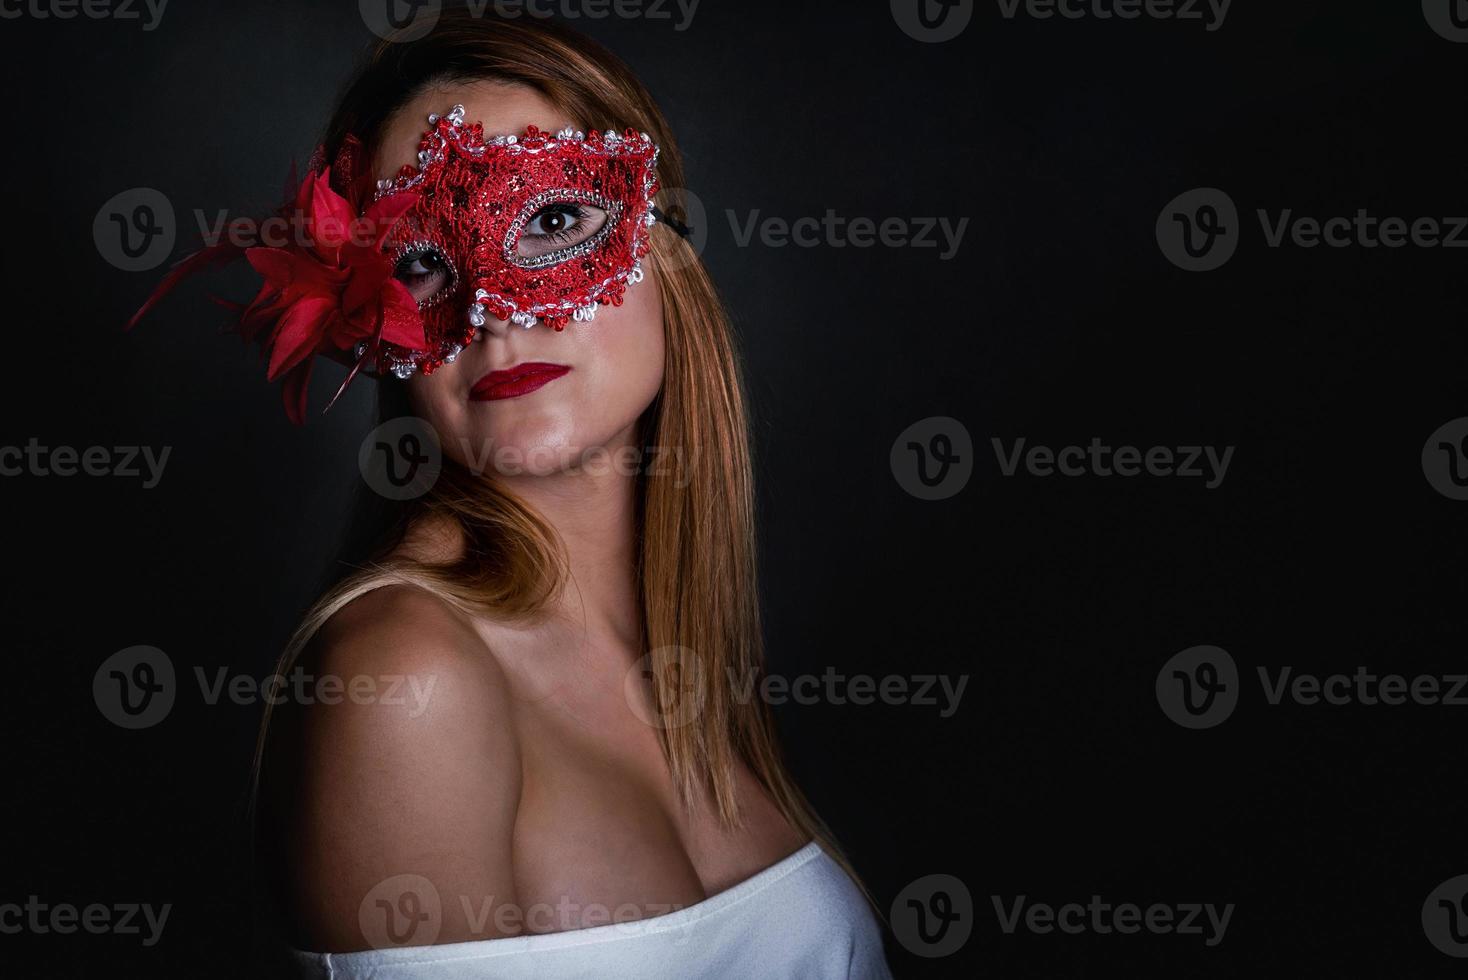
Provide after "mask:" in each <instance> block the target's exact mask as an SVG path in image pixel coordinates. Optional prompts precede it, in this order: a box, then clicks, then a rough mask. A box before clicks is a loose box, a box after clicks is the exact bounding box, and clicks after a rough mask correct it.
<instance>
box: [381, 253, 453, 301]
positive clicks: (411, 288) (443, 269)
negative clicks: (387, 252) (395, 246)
mask: <svg viewBox="0 0 1468 980" xmlns="http://www.w3.org/2000/svg"><path fill="white" fill-rule="evenodd" d="M393 274H394V275H395V276H396V277H397V279H398V281H399V282H401V283H402V284H403V285H404V286H407V287H408V292H410V293H412V294H413V298H414V299H416V300H417V301H418V302H419V303H422V302H425V301H426V300H430V299H432V298H434V297H435V296H437V295H438V294H439V293H441V292H443V291H444V290H445V289H447V288H448V286H449V283H450V280H451V279H452V274H451V273H450V272H449V264H448V262H446V261H445V260H444V257H443V256H442V255H440V254H439V253H438V252H437V251H435V250H434V249H431V248H425V249H415V250H413V251H411V252H405V253H404V254H403V255H402V256H400V257H399V258H398V264H397V267H396V269H395V270H394V271H393Z"/></svg>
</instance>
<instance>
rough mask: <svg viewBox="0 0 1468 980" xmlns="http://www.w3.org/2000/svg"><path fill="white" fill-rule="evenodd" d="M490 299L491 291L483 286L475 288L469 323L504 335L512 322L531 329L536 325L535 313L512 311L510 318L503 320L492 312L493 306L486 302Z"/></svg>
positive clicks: (493, 333)
mask: <svg viewBox="0 0 1468 980" xmlns="http://www.w3.org/2000/svg"><path fill="white" fill-rule="evenodd" d="M487 299H489V291H488V290H486V289H483V288H480V289H476V290H474V302H473V303H471V304H470V306H469V323H470V324H471V325H472V326H473V327H475V328H476V329H479V330H486V331H489V332H490V334H491V336H495V337H503V336H504V335H505V332H506V331H508V330H509V329H510V324H512V323H513V324H514V325H515V326H519V327H524V328H525V329H526V330H529V329H530V328H531V327H533V326H535V324H536V322H537V317H536V316H535V315H534V314H533V313H520V312H515V313H511V314H510V317H509V319H508V320H501V319H499V318H498V317H496V316H495V314H494V313H493V312H491V310H492V307H491V306H490V304H488V303H486V302H485V300H487Z"/></svg>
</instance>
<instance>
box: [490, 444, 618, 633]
mask: <svg viewBox="0 0 1468 980" xmlns="http://www.w3.org/2000/svg"><path fill="white" fill-rule="evenodd" d="M628 445H631V442H630V440H628ZM613 455H614V457H615V451H614V453H613ZM600 462H601V463H603V464H605V465H599V466H595V467H590V468H583V469H578V470H575V471H571V472H565V473H559V474H556V475H554V476H542V477H516V478H512V479H510V480H506V481H503V482H504V485H505V486H506V487H507V489H509V490H510V492H512V493H514V494H515V495H516V496H517V497H519V498H520V499H521V500H523V501H524V502H525V503H526V504H527V505H529V506H530V507H531V508H532V509H533V510H535V511H536V513H538V514H539V515H540V516H541V517H542V518H543V519H544V520H545V521H546V522H547V523H548V524H549V525H550V526H551V527H553V528H554V529H555V531H556V533H557V534H558V535H559V536H560V539H561V542H562V544H563V545H564V546H565V554H566V567H567V571H568V573H569V574H568V578H567V581H566V586H565V588H564V589H563V590H562V592H561V594H560V595H559V597H558V598H557V599H556V600H555V605H554V607H553V609H554V614H556V615H558V616H563V617H565V618H566V619H567V620H568V621H569V622H573V623H577V624H579V625H580V626H582V627H583V628H584V629H585V630H586V632H587V635H588V637H589V638H598V639H604V640H605V641H607V642H615V643H617V644H618V645H621V646H624V647H627V648H631V649H634V650H637V649H640V647H641V643H642V635H641V634H642V615H641V599H640V596H639V594H638V593H639V590H638V588H637V477H636V475H635V474H633V473H631V472H629V471H628V468H627V467H625V466H621V465H611V464H610V463H609V462H608V460H607V459H606V458H605V457H603V458H602V459H601V460H600Z"/></svg>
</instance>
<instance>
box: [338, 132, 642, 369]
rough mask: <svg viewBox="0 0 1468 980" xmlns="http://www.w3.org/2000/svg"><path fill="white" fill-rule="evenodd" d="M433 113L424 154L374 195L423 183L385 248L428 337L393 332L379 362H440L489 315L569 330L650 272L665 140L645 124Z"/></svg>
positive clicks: (393, 365) (406, 365) (413, 365)
mask: <svg viewBox="0 0 1468 980" xmlns="http://www.w3.org/2000/svg"><path fill="white" fill-rule="evenodd" d="M428 121H429V124H430V127H431V128H430V129H429V130H428V131H427V132H426V133H425V134H424V136H423V140H422V142H421V143H420V144H419V151H418V166H416V167H413V166H405V167H403V169H402V170H401V171H400V172H399V173H398V175H397V177H396V178H394V179H392V180H385V181H381V182H379V183H378V185H377V190H376V198H375V199H376V200H379V201H380V200H382V199H383V198H386V197H390V196H391V195H394V194H398V193H402V192H405V191H410V192H413V193H416V194H417V195H418V200H417V203H416V204H414V205H413V207H412V208H411V209H409V210H408V211H407V212H406V213H405V214H404V215H403V216H402V218H401V219H400V220H398V221H397V223H396V224H395V225H394V226H393V228H392V231H391V233H390V234H389V236H388V238H387V241H386V248H387V251H388V256H389V258H390V259H391V260H392V261H393V262H394V264H395V270H396V274H397V277H398V279H399V280H400V281H401V282H403V283H404V285H406V286H407V287H408V288H409V290H410V291H411V292H412V293H413V296H414V298H415V299H416V300H417V301H418V307H419V310H420V311H421V312H422V315H423V327H424V335H425V338H426V340H427V343H428V349H427V350H410V349H406V348H402V347H396V346H393V345H392V344H387V343H384V344H382V345H381V348H380V349H379V351H378V353H377V364H376V367H377V370H378V371H391V372H392V373H393V374H395V375H397V376H398V377H408V376H409V375H411V374H412V373H413V371H415V370H421V371H422V372H423V373H425V374H429V373H432V371H433V370H434V369H435V368H436V367H438V366H439V365H440V364H443V363H446V362H450V361H453V360H454V358H455V357H457V356H458V354H459V352H460V351H461V350H463V348H464V347H465V346H466V345H468V344H469V343H470V342H471V341H472V340H473V339H474V336H475V334H476V333H477V331H478V329H479V328H480V327H483V326H484V325H485V323H486V322H487V318H488V317H491V316H493V317H496V318H498V319H500V320H508V321H510V322H512V323H515V324H518V325H519V326H522V327H526V328H529V327H532V326H534V325H535V324H536V322H537V321H539V322H543V323H544V324H545V325H546V326H549V327H552V328H553V329H556V330H561V329H563V328H564V327H565V325H566V324H567V323H568V322H570V321H586V320H591V319H592V318H593V317H594V316H595V315H596V310H597V307H598V305H601V304H611V305H617V306H619V305H621V303H622V298H623V294H624V293H625V292H626V290H627V287H628V286H629V285H631V284H633V283H636V282H640V281H641V280H642V278H643V272H642V265H641V259H642V258H643V257H644V256H645V255H646V254H647V252H648V249H649V247H650V246H649V240H648V238H649V232H648V228H649V226H650V225H652V224H653V223H654V221H655V220H656V219H657V211H656V209H655V208H654V207H653V203H652V199H653V196H654V195H655V194H656V193H657V191H658V182H657V176H656V171H655V167H656V164H657V157H658V148H657V146H656V145H655V144H654V143H653V142H652V140H651V138H650V137H648V135H647V134H646V133H638V132H636V131H635V130H630V129H629V130H627V131H626V132H625V133H624V134H620V135H619V134H618V133H616V132H613V131H608V132H605V133H599V132H596V131H592V132H589V133H578V132H575V131H573V130H571V129H566V130H562V131H561V132H559V133H556V134H554V135H552V134H549V133H543V132H541V131H540V130H538V129H536V128H535V127H533V126H532V127H530V128H529V129H527V130H526V131H525V134H524V135H523V136H519V137H517V136H495V137H492V138H489V139H486V138H485V137H484V131H483V127H482V126H481V125H480V124H479V123H474V124H472V125H471V124H466V123H465V122H464V107H463V106H458V105H456V106H454V107H453V109H452V110H451V111H450V112H449V113H448V114H447V115H444V116H437V115H434V116H430V117H429V118H428ZM366 350H367V347H366V346H365V345H363V346H361V348H360V352H362V353H365V352H366ZM359 356H360V355H359Z"/></svg>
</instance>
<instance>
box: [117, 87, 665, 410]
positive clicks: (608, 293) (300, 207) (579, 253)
mask: <svg viewBox="0 0 1468 980" xmlns="http://www.w3.org/2000/svg"><path fill="white" fill-rule="evenodd" d="M428 121H429V124H430V126H431V128H430V129H429V130H428V131H427V132H426V133H425V134H424V136H423V140H422V142H421V143H420V144H419V152H418V166H417V167H411V166H407V167H404V168H403V169H402V170H401V171H400V172H399V173H398V176H397V177H396V178H395V179H392V180H385V181H379V182H377V184H376V187H375V189H374V188H373V183H372V179H371V176H370V174H366V173H365V167H364V166H363V165H362V163H363V158H364V153H363V147H362V145H361V143H359V142H358V141H357V140H356V139H355V138H353V137H350V136H349V137H347V139H346V140H345V141H344V142H343V145H342V147H341V148H340V150H339V152H338V153H337V157H336V159H335V160H334V161H333V162H332V164H331V165H330V166H327V165H326V163H325V161H324V159H323V158H322V157H321V156H320V154H319V151H318V156H317V157H316V158H313V161H312V165H311V167H310V168H309V169H310V171H311V172H310V174H309V175H308V176H307V177H306V180H305V181H304V182H303V183H302V184H301V185H300V188H299V190H298V191H296V193H295V197H294V200H293V201H292V202H290V203H289V204H287V205H285V206H283V207H282V208H281V211H280V215H281V217H283V218H287V219H295V220H296V221H298V222H299V223H300V226H301V228H302V229H303V231H304V235H303V236H302V237H301V239H300V240H297V241H294V242H292V243H289V244H286V245H284V246H254V247H246V246H244V245H240V244H235V243H232V242H215V243H213V244H210V245H209V246H208V247H206V248H204V249H202V250H201V251H199V252H196V253H194V254H193V255H191V256H189V257H188V258H186V259H184V260H183V261H182V262H180V263H179V264H178V266H176V267H175V268H174V269H173V270H172V271H171V272H169V274H168V275H167V276H166V277H165V278H164V280H163V282H162V283H160V284H159V286H158V288H157V289H156V290H155V291H154V293H153V295H152V296H151V297H150V298H149V299H148V301H147V303H145V304H144V305H143V308H142V309H140V310H138V312H137V313H136V314H135V315H134V316H133V318H132V320H131V321H130V322H129V326H132V325H133V324H136V323H137V322H138V321H139V320H140V319H142V317H143V316H144V315H145V314H146V313H147V312H148V311H149V310H150V309H152V308H153V306H154V305H155V304H157V303H158V302H159V301H160V300H161V299H162V298H163V297H164V296H165V295H167V294H168V293H169V292H170V291H172V289H173V288H174V287H176V286H177V285H178V284H179V282H181V281H182V280H183V279H185V278H187V277H188V276H190V275H193V274H195V273H198V272H202V271H203V270H205V269H207V268H209V267H210V266H213V265H217V264H222V263H224V262H227V261H230V260H232V259H235V258H239V257H241V256H243V257H244V258H245V259H246V260H248V261H249V263H250V265H251V266H253V267H254V269H255V271H257V272H258V273H260V275H261V276H262V277H264V279H265V284H264V286H263V287H262V288H261V290H260V293H259V295H257V296H256V297H255V299H254V301H253V302H251V303H250V304H249V305H248V306H239V305H237V304H226V305H229V306H233V307H234V308H235V309H237V310H239V314H240V316H239V332H240V334H241V335H242V336H244V337H245V339H246V340H258V341H259V342H260V345H261V347H262V349H263V351H264V353H265V355H266V356H267V358H268V362H269V367H268V372H267V374H268V377H269V378H270V380H272V381H273V380H276V379H277V378H281V379H284V382H285V389H284V396H285V403H286V412H287V414H288V415H289V416H290V417H291V419H292V420H293V421H296V422H300V421H302V420H303V419H304V417H305V406H306V390H307V386H308V383H309V381H310V377H311V367H312V363H313V361H314V359H315V356H316V355H318V354H321V355H325V356H328V357H331V358H333V359H336V360H341V361H345V362H346V363H348V364H350V365H351V367H352V370H351V373H350V374H348V375H347V379H346V381H344V382H342V385H341V388H339V389H338V390H337V395H338V396H340V394H341V392H342V391H343V390H344V389H345V388H346V386H347V385H348V384H349V383H350V382H351V380H352V379H353V378H354V377H356V375H357V373H358V372H359V371H363V370H367V371H376V372H381V373H386V372H390V373H392V374H393V375H394V376H396V377H399V378H407V377H409V376H410V375H412V373H413V372H414V371H422V372H423V373H424V374H430V373H432V372H433V370H434V369H435V368H437V367H438V366H439V365H440V364H444V363H447V362H451V361H453V360H454V358H456V357H457V356H458V355H459V352H460V351H462V350H463V349H464V347H465V346H466V345H468V344H469V343H471V342H472V341H473V340H474V337H475V334H476V333H477V331H478V330H479V329H480V328H481V327H483V326H484V325H485V324H486V323H487V322H488V317H490V316H493V317H496V318H498V319H501V320H508V321H511V322H513V323H517V324H519V325H521V326H523V327H526V328H529V327H532V326H534V325H535V323H536V321H537V320H539V321H542V322H544V323H545V324H546V325H547V326H549V327H552V328H554V329H556V330H561V329H563V328H564V327H565V325H566V323H567V322H569V321H572V320H577V321H587V320H591V319H592V318H593V317H594V316H595V315H596V309H597V306H598V305H599V304H612V305H615V306H620V305H621V303H622V297H623V295H624V294H625V293H626V291H627V287H628V286H629V285H631V284H632V283H636V282H640V281H641V280H642V278H643V272H642V262H641V260H642V258H643V257H644V256H645V255H647V253H648V250H649V248H650V247H651V246H650V242H649V233H648V228H649V226H650V225H652V224H653V223H654V222H655V221H657V220H659V219H661V220H664V221H667V222H668V224H669V225H670V226H671V227H672V228H673V229H674V230H675V231H677V232H678V233H679V234H681V235H687V234H688V229H686V228H684V227H682V226H681V225H680V224H678V223H677V222H676V221H673V220H671V219H669V218H667V217H666V216H664V215H662V214H660V213H659V212H658V210H657V208H656V207H654V206H653V203H652V199H653V196H654V195H655V194H656V193H657V191H658V182H657V177H656V173H655V166H656V164H657V158H658V148H657V146H656V144H654V143H653V142H652V140H651V138H650V137H649V136H648V135H647V134H646V133H638V132H636V131H635V130H631V129H629V130H627V131H626V132H625V133H624V134H622V135H618V134H617V133H616V132H614V131H610V130H608V131H607V132H605V133H599V132H596V131H595V130H593V131H591V132H589V133H584V134H583V133H578V132H574V131H572V130H570V129H565V130H562V131H561V132H559V133H556V134H555V135H553V136H552V135H550V134H547V133H542V132H541V131H540V130H538V129H536V128H535V127H533V126H532V127H530V128H529V129H527V130H526V131H525V134H524V135H523V136H518V137H517V136H495V137H492V138H490V139H485V137H484V130H483V127H482V126H481V125H480V124H479V123H474V124H473V125H465V124H464V107H463V106H459V105H456V106H454V107H453V109H452V110H451V111H450V112H449V113H448V115H446V116H442V117H439V116H436V115H435V116H430V117H429V119H428ZM335 400H336V399H335V398H333V399H332V401H333V402H334V401H335ZM328 407H330V406H329V405H328Z"/></svg>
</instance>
